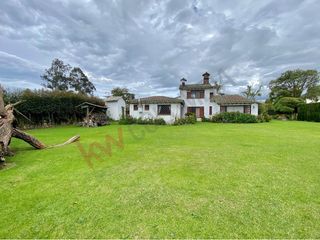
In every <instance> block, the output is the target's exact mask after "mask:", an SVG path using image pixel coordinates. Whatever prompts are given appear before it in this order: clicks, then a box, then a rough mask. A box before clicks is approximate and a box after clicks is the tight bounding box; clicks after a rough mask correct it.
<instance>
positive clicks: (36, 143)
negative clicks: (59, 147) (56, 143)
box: [12, 128, 46, 149]
mask: <svg viewBox="0 0 320 240" xmlns="http://www.w3.org/2000/svg"><path fill="white" fill-rule="evenodd" d="M12 137H14V138H18V139H21V140H23V141H25V142H27V143H29V144H30V145H31V146H32V147H34V148H36V149H44V148H46V145H44V144H43V143H42V142H40V141H39V140H38V139H36V138H35V137H33V136H31V135H29V134H27V133H25V132H22V131H20V130H18V129H16V128H14V129H13V131H12Z"/></svg>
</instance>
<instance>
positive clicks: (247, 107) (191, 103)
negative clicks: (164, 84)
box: [179, 72, 258, 119]
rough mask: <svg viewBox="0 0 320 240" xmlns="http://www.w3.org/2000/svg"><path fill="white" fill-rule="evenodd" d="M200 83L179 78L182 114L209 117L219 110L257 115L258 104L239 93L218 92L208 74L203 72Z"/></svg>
mask: <svg viewBox="0 0 320 240" xmlns="http://www.w3.org/2000/svg"><path fill="white" fill-rule="evenodd" d="M202 76H203V80H202V83H200V84H186V81H187V80H186V79H184V78H183V79H181V80H180V82H181V85H180V87H179V89H180V97H181V99H182V100H183V101H184V108H183V115H184V114H185V113H187V112H193V113H194V114H195V115H196V117H197V118H198V119H201V118H203V117H206V118H209V117H211V116H212V115H214V114H217V113H220V112H241V113H248V114H252V115H258V104H257V103H256V102H253V101H251V100H249V99H247V98H245V97H243V96H240V95H224V94H223V95H222V94H218V93H217V90H216V89H215V87H214V86H212V85H211V84H210V82H209V77H210V74H209V73H207V72H205V73H204V74H203V75H202Z"/></svg>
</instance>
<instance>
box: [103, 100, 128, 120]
mask: <svg viewBox="0 0 320 240" xmlns="http://www.w3.org/2000/svg"><path fill="white" fill-rule="evenodd" d="M106 106H107V108H108V109H107V116H108V117H110V118H112V119H113V120H119V119H120V118H121V115H122V107H124V108H125V107H126V103H125V101H124V100H123V99H122V98H120V99H119V100H118V101H116V102H106Z"/></svg>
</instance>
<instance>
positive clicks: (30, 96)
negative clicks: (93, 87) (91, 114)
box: [5, 89, 105, 125]
mask: <svg viewBox="0 0 320 240" xmlns="http://www.w3.org/2000/svg"><path fill="white" fill-rule="evenodd" d="M21 100H23V101H24V102H23V103H22V104H20V105H18V106H17V109H18V110H19V111H20V112H22V113H23V114H24V115H26V116H27V117H28V118H30V119H31V121H32V122H33V124H32V125H40V124H42V123H43V122H44V121H46V122H47V123H52V124H61V123H75V122H78V121H82V120H83V118H84V117H85V115H86V112H85V110H83V109H81V108H80V107H78V108H77V106H78V105H79V104H81V103H83V102H90V103H93V104H97V105H103V106H104V105H105V103H104V101H103V100H102V99H99V98H97V97H92V96H87V95H83V94H77V93H73V92H63V91H47V90H34V91H31V90H29V89H27V90H24V91H20V92H7V93H6V96H5V101H6V102H17V101H21ZM17 117H18V120H19V118H20V117H19V115H18V114H17ZM21 120H22V119H21ZM24 123H28V122H24Z"/></svg>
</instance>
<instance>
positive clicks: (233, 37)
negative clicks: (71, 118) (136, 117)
mask: <svg viewBox="0 0 320 240" xmlns="http://www.w3.org/2000/svg"><path fill="white" fill-rule="evenodd" d="M319 11H320V4H319V3H318V2H317V1H316V0H314V1H311V0H310V1H300V0H274V1H250V0H247V1H229V0H227V1H211V0H207V1H196V0H192V1H185V0H172V1H168V0H167V1H156V0H154V1H147V0H141V1H136V0H132V1H131V0H130V1H129V0H123V1H99V0H95V1H94V0H92V1H88V0H81V1H80V0H73V1H62V0H61V1H41V0H29V1H22V0H12V1H0V31H1V33H2V34H1V36H0V82H1V83H2V84H4V85H8V86H20V87H32V88H36V87H41V86H40V83H41V79H40V77H39V76H40V75H41V73H42V72H43V70H44V68H46V67H48V66H50V63H51V60H52V59H53V58H56V57H58V58H61V59H62V60H64V61H65V62H68V63H70V64H71V65H74V66H80V67H81V68H82V69H84V70H85V71H86V72H87V74H88V76H89V77H90V78H91V80H92V81H93V82H94V83H95V85H96V87H97V89H98V91H97V94H98V95H101V96H102V95H104V93H105V92H108V91H109V92H110V90H111V89H112V88H113V87H115V86H124V87H128V88H129V89H130V90H131V91H133V92H135V93H136V94H137V95H140V96H141V95H154V94H159V95H164V94H165V95H171V96H176V95H177V94H178V84H179V79H180V78H181V77H185V78H187V79H188V81H189V82H199V81H201V74H202V73H203V72H204V71H208V72H210V73H212V76H213V79H214V80H218V81H222V82H223V84H224V85H225V91H226V92H232V93H236V92H239V91H241V90H243V88H244V87H245V85H246V84H248V83H257V82H260V83H262V84H264V85H265V86H266V85H267V84H268V82H269V81H270V80H271V79H274V78H276V77H277V76H278V75H279V74H280V73H281V72H283V71H285V70H288V69H293V68H315V69H319V57H320V56H319V55H320V51H319V46H320V22H319V21H317V20H316V19H317V15H318V12H319ZM264 93H265V94H266V93H267V88H266V87H265V88H264Z"/></svg>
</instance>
